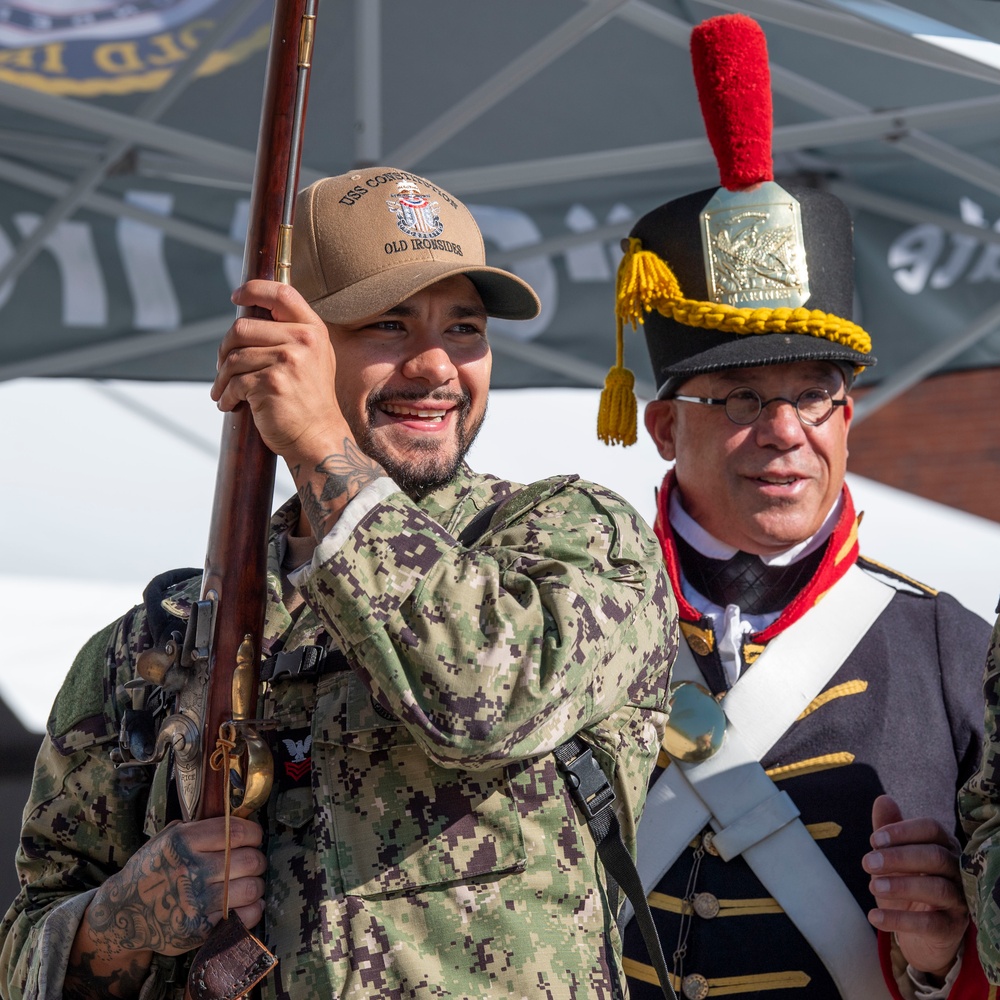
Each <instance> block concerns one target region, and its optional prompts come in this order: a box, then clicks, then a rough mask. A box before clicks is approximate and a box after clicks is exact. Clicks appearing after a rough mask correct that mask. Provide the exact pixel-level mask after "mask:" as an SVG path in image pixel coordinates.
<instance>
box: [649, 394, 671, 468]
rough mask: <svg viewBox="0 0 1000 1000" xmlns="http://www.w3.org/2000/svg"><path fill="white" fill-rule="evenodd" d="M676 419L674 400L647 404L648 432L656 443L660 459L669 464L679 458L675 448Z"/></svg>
mask: <svg viewBox="0 0 1000 1000" xmlns="http://www.w3.org/2000/svg"><path fill="white" fill-rule="evenodd" d="M676 417H677V408H676V405H675V404H674V401H673V400H672V399H653V400H651V401H650V402H648V403H647V404H646V412H645V421H646V430H647V431H649V436H650V437H651V438H652V439H653V441H654V442H655V443H656V450H657V451H658V452H659V453H660V457H661V458H664V459H666V461H668V462H672V461H673V460H674V459H675V458H676V457H677V449H676V448H675V446H674V430H675V427H676Z"/></svg>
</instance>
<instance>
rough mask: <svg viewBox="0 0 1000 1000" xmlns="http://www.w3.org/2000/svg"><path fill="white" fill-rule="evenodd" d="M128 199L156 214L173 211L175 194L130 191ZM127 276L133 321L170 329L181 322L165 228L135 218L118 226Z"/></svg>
mask: <svg viewBox="0 0 1000 1000" xmlns="http://www.w3.org/2000/svg"><path fill="white" fill-rule="evenodd" d="M125 200H126V201H127V202H128V203H129V204H130V205H138V206H140V207H141V208H144V209H146V211H147V212H153V213H155V214H156V215H169V214H170V210H171V209H172V208H173V206H174V198H173V195H170V194H162V193H158V192H155V191H128V192H126V194H125ZM115 232H116V236H117V237H118V249H119V251H120V253H121V259H122V267H123V268H124V270H125V280H126V282H127V283H128V287H129V291H130V292H131V293H132V302H133V309H134V312H133V320H132V322H133V325H134V326H135V328H136V329H137V330H170V329H173V328H174V327H176V326H180V323H181V306H180V303H179V302H178V301H177V295H176V293H175V292H174V283H173V281H172V280H171V278H170V272H169V271H168V270H167V262H166V259H165V257H164V254H163V230H162V229H157V228H156V226H150V225H148V224H147V223H145V222H137V221H136V220H135V219H119V220H118V222H117V224H116V226H115Z"/></svg>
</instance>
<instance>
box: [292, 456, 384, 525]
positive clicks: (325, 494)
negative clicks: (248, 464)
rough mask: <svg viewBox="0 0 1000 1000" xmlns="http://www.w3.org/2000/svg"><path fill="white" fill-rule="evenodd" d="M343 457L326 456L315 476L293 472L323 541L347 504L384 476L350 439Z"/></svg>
mask: <svg viewBox="0 0 1000 1000" xmlns="http://www.w3.org/2000/svg"><path fill="white" fill-rule="evenodd" d="M343 449H344V450H343V453H342V454H339V455H327V456H326V458H324V459H323V461H322V462H320V463H319V465H317V466H315V467H314V468H313V470H312V472H309V471H308V470H306V469H303V468H302V466H301V465H296V466H294V467H293V468H292V470H291V473H292V478H293V479H294V480H295V485H296V487H297V488H298V491H299V496H300V497H301V499H302V512H303V514H305V516H306V517H307V518H308V519H309V525H310V527H311V528H312V532H313V535H314V536H315V537H316V538H317V539H319V538H323V537H324V536H325V535H326V534H327V533H328V532H329V530H330V528H331V527H332V526H333V524H334V523H335V522H336V520H337V518H339V517H340V513H341V511H342V510H343V509H344V507H346V506H347V504H348V502H349V501H350V500H351V499H353V498H354V497H355V496H357V494H358V493H359V492H360V491H361V490H363V489H364V488H365V487H366V486H367V485H368V484H369V483H373V482H374V481H375V480H376V479H378V478H379V477H380V476H384V475H385V472H384V471H383V470H382V467H381V466H380V465H379V464H378V462H376V461H375V460H374V459H371V458H369V457H368V456H367V455H366V454H365V453H364V452H363V451H362V450H361V449H360V448H359V447H358V446H357V445H356V444H355V443H354V442H353V441H352V440H351V439H350V438H344V443H343Z"/></svg>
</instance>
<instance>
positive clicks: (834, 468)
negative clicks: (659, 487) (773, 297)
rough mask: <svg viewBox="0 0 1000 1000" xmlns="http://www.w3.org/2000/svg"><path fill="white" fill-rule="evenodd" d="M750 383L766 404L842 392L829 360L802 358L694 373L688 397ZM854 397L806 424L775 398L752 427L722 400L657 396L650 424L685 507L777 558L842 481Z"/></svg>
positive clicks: (747, 546) (728, 536) (821, 514)
mask: <svg viewBox="0 0 1000 1000" xmlns="http://www.w3.org/2000/svg"><path fill="white" fill-rule="evenodd" d="M741 386H747V387H749V388H751V389H754V390H756V392H757V393H758V394H759V395H760V397H761V399H762V400H764V401H766V400H768V399H772V398H774V397H775V396H781V397H783V398H784V399H790V400H795V399H797V398H798V396H799V394H800V393H802V392H803V391H804V390H806V389H810V388H813V387H817V386H818V387H821V388H824V389H826V390H828V391H829V393H830V395H831V396H832V397H833V398H834V399H838V398H842V397H843V396H844V392H845V390H844V378H843V375H842V374H841V372H840V370H839V369H838V368H837V366H836V365H834V364H831V363H829V362H810V361H798V362H794V363H791V364H784V365H764V366H761V367H758V368H739V369H730V370H728V371H721V372H713V373H708V374H704V375H697V376H695V377H693V378H691V379H689V380H688V381H687V382H685V383H684V385H683V386H682V387H681V389H680V390H679V392H680V393H681V394H682V395H685V396H707V397H712V398H716V399H722V398H724V397H725V396H727V395H728V394H729V393H730V392H731V391H732V390H733V389H736V388H739V387H741ZM853 409H854V407H853V402H852V401H851V400H850V399H848V402H847V406H845V407H837V408H836V409H834V412H833V415H832V416H831V417H830V419H829V420H827V421H826V422H825V423H823V424H821V425H820V426H819V427H807V426H804V425H803V424H802V423H800V422H799V418H798V416H797V415H796V413H795V409H794V407H793V406H790V405H788V404H787V403H778V402H775V403H771V404H770V405H769V406H766V407H765V408H764V409H763V410H762V411H761V414H760V416H759V417H758V418H757V420H756V421H755V422H754V423H752V424H749V425H747V426H739V425H738V424H734V423H733V422H732V421H731V420H730V419H729V418H728V417H727V416H726V413H725V408H724V407H721V406H704V405H702V404H700V403H685V402H681V401H679V400H656V401H654V402H651V403H650V404H649V405H648V406H647V407H646V428H647V430H648V431H649V433H650V434H651V435H652V437H653V440H654V441H655V442H656V444H657V447H658V448H659V450H660V454H661V455H662V456H663V457H664V458H665V459H667V461H674V460H676V463H677V464H676V467H675V474H676V477H677V486H678V489H680V491H681V497H682V500H683V503H684V509H685V510H686V511H687V512H688V513H689V514H690V515H691V516H692V517H693V518H694V519H695V520H696V521H697V522H698V523H699V524H700V525H701V526H702V527H703V528H704V529H705V530H706V531H708V532H709V533H710V534H712V535H714V536H715V537H716V538H718V539H719V540H720V541H723V542H726V543H728V544H729V545H734V546H736V547H737V548H739V549H742V550H743V551H745V552H752V553H756V554H757V555H770V554H773V553H777V552H781V551H783V550H785V549H788V548H790V547H791V546H793V545H796V544H797V543H799V542H801V541H804V540H805V539H806V538H808V537H809V536H810V535H812V534H814V533H815V532H816V531H817V530H818V529H819V527H820V525H821V524H822V523H823V520H824V518H825V517H826V515H827V514H828V513H829V512H830V509H831V508H832V507H833V504H834V502H835V501H836V499H837V496H838V495H839V493H840V490H841V487H842V485H843V482H844V472H845V469H846V464H847V432H848V429H849V427H850V423H851V416H852V414H853Z"/></svg>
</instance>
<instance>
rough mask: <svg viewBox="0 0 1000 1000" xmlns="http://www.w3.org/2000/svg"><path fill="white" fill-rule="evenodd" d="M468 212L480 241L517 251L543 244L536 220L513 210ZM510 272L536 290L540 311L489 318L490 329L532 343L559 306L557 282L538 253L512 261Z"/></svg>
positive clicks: (487, 207) (476, 209)
mask: <svg viewBox="0 0 1000 1000" xmlns="http://www.w3.org/2000/svg"><path fill="white" fill-rule="evenodd" d="M469 211H470V212H472V214H473V216H474V218H475V220H476V222H477V223H478V224H479V228H480V230H482V233H483V238H484V239H486V240H491V241H492V242H493V243H495V244H496V245H497V246H498V247H499V248H500V249H501V250H516V249H518V248H519V247H526V246H531V244H532V243H540V242H541V241H542V234H541V232H540V230H539V228H538V226H536V225H535V221H534V220H533V219H532V218H531V216H529V215H527V214H525V213H524V212H521V211H519V210H518V209H516V208H500V207H498V206H496V205H469ZM510 270H511V271H513V272H514V273H515V274H516V275H517V276H518V277H520V278H523V279H524V280H525V281H526V282H528V284H529V285H531V286H532V287H533V288H534V289H535V291H536V292H537V293H538V297H539V298H540V299H541V300H542V311H541V313H540V314H539V315H538V316H536V317H535V318H534V319H529V320H509V319H491V320H490V323H489V328H490V329H491V330H495V331H496V332H497V333H502V334H503V335H504V336H505V337H511V338H513V339H514V340H534V339H535V337H538V336H539V335H541V334H542V333H544V332H545V330H546V329H548V326H549V324H550V323H551V322H552V318H553V316H555V314H556V310H557V309H558V307H559V279H558V277H557V276H556V269H555V267H554V266H553V264H552V261H551V260H550V259H549V258H548V257H547V256H545V255H544V254H540V255H539V256H537V257H523V258H522V259H521V260H518V261H515V262H514V264H513V265H511V267H510Z"/></svg>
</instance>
